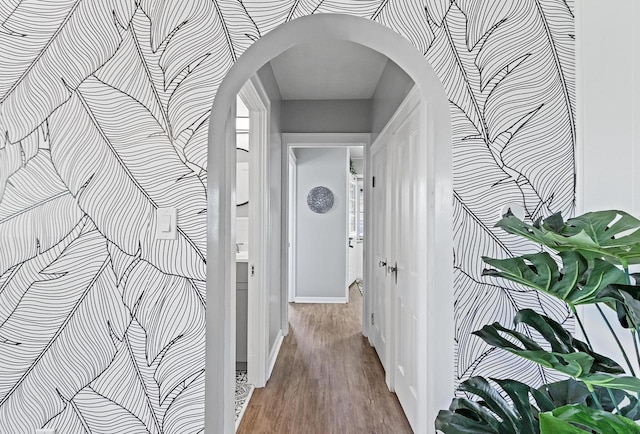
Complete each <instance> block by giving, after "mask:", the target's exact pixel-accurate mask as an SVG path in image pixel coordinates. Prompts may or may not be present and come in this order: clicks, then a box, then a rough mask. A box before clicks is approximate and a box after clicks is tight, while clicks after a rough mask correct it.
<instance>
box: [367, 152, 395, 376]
mask: <svg viewBox="0 0 640 434" xmlns="http://www.w3.org/2000/svg"><path fill="white" fill-rule="evenodd" d="M387 150H388V146H387V145H386V144H384V145H383V146H381V147H380V148H378V149H376V150H374V152H373V154H372V158H371V162H372V166H373V168H372V169H373V170H372V173H373V174H374V176H375V187H374V188H373V189H372V192H373V194H372V202H373V204H372V207H371V210H372V211H373V215H372V227H373V231H372V236H373V237H372V238H373V239H372V241H373V242H372V244H373V258H374V263H373V273H372V274H373V288H372V291H371V293H372V295H373V309H372V313H373V315H374V316H373V320H372V327H371V329H372V331H373V333H372V340H373V345H374V347H375V349H376V351H377V353H378V357H379V358H380V361H381V362H382V366H383V367H384V369H385V372H386V373H387V375H386V377H387V378H386V379H387V385H388V386H391V379H390V374H392V373H393V370H392V369H390V368H391V366H390V364H389V359H390V353H391V348H390V347H389V344H388V342H387V341H388V328H389V327H390V323H389V321H390V320H389V317H390V305H391V297H390V290H391V288H390V279H389V277H388V273H387V265H388V258H389V254H390V252H391V245H390V244H391V243H390V231H389V229H390V212H391V211H390V210H391V204H390V200H391V187H392V183H391V182H390V180H391V179H390V178H389V176H390V172H391V163H392V161H391V159H390V158H389V157H388V152H387Z"/></svg>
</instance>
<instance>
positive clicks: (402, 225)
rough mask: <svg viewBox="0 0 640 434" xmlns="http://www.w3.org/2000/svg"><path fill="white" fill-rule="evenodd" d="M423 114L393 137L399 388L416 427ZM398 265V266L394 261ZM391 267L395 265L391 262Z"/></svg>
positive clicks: (415, 114) (414, 114)
mask: <svg viewBox="0 0 640 434" xmlns="http://www.w3.org/2000/svg"><path fill="white" fill-rule="evenodd" d="M418 115H419V110H418V109H417V108H416V109H414V111H413V112H412V113H411V114H410V115H409V117H408V118H407V119H406V120H405V121H404V122H403V123H402V124H401V126H400V127H399V128H398V129H397V130H396V132H395V134H394V169H395V170H394V180H395V191H394V206H393V210H394V211H393V214H394V215H393V228H394V232H395V236H394V237H393V239H394V246H393V251H394V255H393V256H394V264H393V266H394V267H396V270H395V275H394V276H392V279H393V280H394V285H393V287H394V289H393V291H392V293H393V303H392V304H393V306H394V311H395V315H394V342H395V350H394V374H393V380H394V388H395V392H396V394H397V395H398V400H399V401H400V403H401V405H402V407H403V409H404V411H405V413H406V415H407V418H408V419H409V422H410V423H411V425H412V426H414V427H415V421H416V417H417V403H418V383H417V369H418V366H417V345H418V342H417V331H418V315H417V307H418V288H420V281H421V279H420V273H421V272H422V270H420V269H419V267H418V263H419V262H418V260H419V259H420V258H418V256H419V254H418V252H419V251H420V249H419V245H418V243H419V242H422V240H420V239H419V237H418V234H420V233H422V231H421V229H420V228H419V227H418V225H419V224H420V219H419V214H420V205H421V201H424V200H426V198H424V197H420V195H419V194H418V193H419V191H420V190H419V188H418V187H419V186H418V182H419V179H420V173H419V171H420V170H422V169H423V167H421V165H422V164H423V162H422V161H421V158H420V154H421V153H420V149H419V146H421V143H420V140H419V139H420V137H419V131H420V128H419V127H420V124H419V118H418ZM395 261H397V263H395ZM390 265H391V264H390Z"/></svg>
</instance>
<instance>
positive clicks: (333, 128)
mask: <svg viewBox="0 0 640 434" xmlns="http://www.w3.org/2000/svg"><path fill="white" fill-rule="evenodd" d="M369 131H371V101H370V100H368V99H342V100H286V101H282V132H283V133H363V132H365V133H368V132H369Z"/></svg>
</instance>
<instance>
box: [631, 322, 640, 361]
mask: <svg viewBox="0 0 640 434" xmlns="http://www.w3.org/2000/svg"><path fill="white" fill-rule="evenodd" d="M631 339H632V340H633V348H634V349H635V350H636V359H637V360H638V366H640V351H638V341H637V340H636V339H640V336H639V335H638V329H637V328H636V330H633V329H631Z"/></svg>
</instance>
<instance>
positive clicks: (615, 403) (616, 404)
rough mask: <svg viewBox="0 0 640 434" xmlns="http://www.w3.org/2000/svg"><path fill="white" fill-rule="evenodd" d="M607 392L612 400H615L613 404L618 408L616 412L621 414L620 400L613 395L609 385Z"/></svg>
mask: <svg viewBox="0 0 640 434" xmlns="http://www.w3.org/2000/svg"><path fill="white" fill-rule="evenodd" d="M607 393H609V398H611V402H613V406H614V407H615V408H616V413H618V414H620V407H618V402H617V401H616V398H615V397H614V396H613V393H612V392H611V389H609V388H608V387H607Z"/></svg>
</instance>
